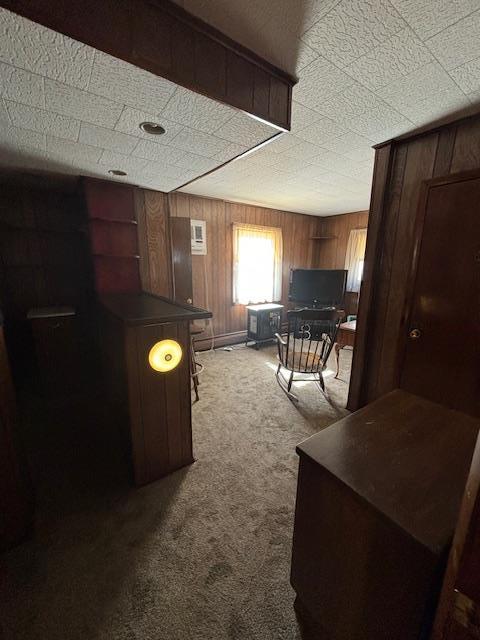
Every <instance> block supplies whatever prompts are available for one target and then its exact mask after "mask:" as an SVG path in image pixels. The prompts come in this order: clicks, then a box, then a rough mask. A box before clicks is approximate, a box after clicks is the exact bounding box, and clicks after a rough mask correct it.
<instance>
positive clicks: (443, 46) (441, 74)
mask: <svg viewBox="0 0 480 640" xmlns="http://www.w3.org/2000/svg"><path fill="white" fill-rule="evenodd" d="M178 4H180V5H181V6H183V7H184V8H185V9H186V10H187V11H190V12H191V13H193V14H195V15H197V16H198V17H200V18H202V19H204V20H205V21H206V22H209V23H210V24H212V25H213V26H215V27H217V28H218V29H220V30H221V31H222V32H224V33H225V34H226V35H228V36H230V37H232V38H233V39H235V40H237V41H238V42H240V43H241V44H243V45H245V46H247V47H249V48H250V49H252V50H254V51H256V52H257V53H258V54H259V55H261V56H262V57H264V58H265V59H267V60H269V61H270V62H272V63H273V64H276V65H277V66H279V67H281V68H282V69H284V70H285V71H288V72H290V73H293V74H295V75H296V76H297V77H298V78H299V82H298V84H297V85H296V86H295V87H294V91H293V100H294V101H293V109H292V131H291V133H287V134H284V135H282V136H280V137H278V136H277V137H274V138H273V139H272V140H271V141H270V142H269V143H268V144H266V145H264V146H263V147H262V148H260V149H259V150H257V151H254V152H253V153H251V154H250V155H248V156H246V157H244V158H241V159H238V160H235V161H233V162H230V163H229V164H226V165H224V166H221V165H222V164H223V163H224V162H226V161H228V160H231V159H232V158H234V157H235V156H237V155H239V154H241V153H242V152H244V151H246V150H247V149H250V148H252V147H254V146H256V145H258V144H259V143H261V142H262V141H265V140H268V139H270V138H272V137H273V136H274V134H276V133H277V132H276V130H275V129H274V128H273V127H269V126H268V125H266V124H264V123H261V122H258V121H256V120H254V119H253V118H251V117H250V116H248V115H246V114H245V113H242V112H240V111H236V110H235V109H232V108H231V107H228V106H225V105H222V104H220V103H218V102H215V101H213V100H210V99H208V98H205V97H203V96H200V95H198V94H195V93H193V92H191V91H188V90H186V89H183V88H182V87H178V86H176V85H175V84H173V83H171V82H169V81H167V80H165V79H162V78H158V77H156V76H154V75H152V74H150V73H148V72H146V71H143V70H141V69H138V68H136V67H133V66H132V65H130V64H128V63H126V62H123V61H120V60H117V59H115V58H112V57H111V56H108V55H106V54H104V53H102V52H100V51H96V50H95V49H93V48H91V47H89V46H86V45H83V44H81V43H79V42H76V41H74V40H72V39H70V38H67V37H65V36H63V35H61V34H58V33H56V32H54V31H51V30H49V29H47V28H45V27H42V26H40V25H37V24H35V23H32V22H30V21H28V20H26V19H24V18H21V17H19V16H16V15H14V14H12V13H10V12H8V11H6V10H3V9H0V96H1V100H0V127H1V129H0V164H4V165H9V166H16V167H19V168H21V169H47V170H51V171H56V172H60V173H71V174H74V175H78V174H82V175H91V176H97V177H102V178H109V177H110V178H111V176H109V174H108V171H109V170H110V169H120V170H123V171H126V172H127V174H128V175H127V176H126V177H125V178H117V179H118V180H120V181H124V182H128V183H131V184H138V185H140V186H144V187H148V188H152V189H159V190H162V191H172V190H174V189H177V188H179V187H181V185H184V184H185V183H187V182H189V181H191V180H193V182H190V183H189V184H188V185H187V186H185V187H183V188H182V189H181V190H182V191H186V192H189V193H196V194H199V195H205V196H211V197H220V198H226V199H230V200H239V201H243V202H248V203H252V204H260V205H263V206H268V207H275V208H279V209H285V210H291V211H299V212H304V213H308V214H313V215H332V214H335V213H344V212H347V211H355V210H361V209H366V208H368V204H369V194H370V187H371V177H372V170H373V151H372V149H371V147H372V145H373V144H375V143H379V142H383V141H384V140H387V139H389V138H391V137H394V136H397V135H400V134H403V133H406V132H408V131H411V130H414V129H416V128H418V127H419V126H421V125H424V124H427V123H429V122H432V121H433V120H436V119H438V118H441V117H444V116H447V115H449V114H452V113H458V112H462V111H463V110H467V109H469V108H470V109H472V108H473V107H474V105H476V104H477V103H479V102H480V0H297V1H293V0H276V2H275V3H274V5H273V6H274V8H275V9H274V11H273V10H272V2H271V0H242V2H237V1H236V0H181V1H178ZM151 120H153V121H155V122H159V123H160V124H162V126H163V127H164V128H165V130H166V133H165V134H164V135H163V136H160V137H158V138H157V137H153V136H151V135H148V134H145V133H143V132H142V131H141V130H140V129H139V124H140V123H141V122H143V121H151ZM218 167H220V168H218ZM213 169H215V170H214V171H213V172H211V173H208V175H205V176H204V177H199V176H203V175H204V174H205V173H207V172H210V171H212V170H213ZM197 178H198V179H197Z"/></svg>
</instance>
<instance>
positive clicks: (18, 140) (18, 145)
mask: <svg viewBox="0 0 480 640" xmlns="http://www.w3.org/2000/svg"><path fill="white" fill-rule="evenodd" d="M0 147H1V148H2V149H8V150H17V149H18V150H20V151H25V150H29V149H30V148H31V149H32V150H33V151H34V150H38V149H40V150H42V151H45V148H46V142H45V134H44V133H38V132H37V131H27V130H26V129H19V128H18V127H13V126H11V125H8V124H3V125H2V127H0Z"/></svg>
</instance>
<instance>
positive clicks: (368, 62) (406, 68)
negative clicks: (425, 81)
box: [345, 29, 434, 90]
mask: <svg viewBox="0 0 480 640" xmlns="http://www.w3.org/2000/svg"><path fill="white" fill-rule="evenodd" d="M433 59H434V58H433V56H432V54H431V53H430V51H429V50H428V49H427V47H426V46H425V45H424V44H423V43H422V42H421V40H419V39H418V38H417V36H416V35H415V34H414V33H413V31H412V30H411V29H403V31H400V32H399V33H397V34H395V35H393V36H392V37H391V38H389V39H388V40H386V41H385V42H384V43H382V44H381V45H379V46H378V47H375V48H373V49H371V51H369V52H368V53H367V54H366V55H364V56H362V57H361V58H359V59H358V60H355V62H353V63H352V64H351V65H349V66H348V67H346V68H345V72H346V73H348V74H349V75H351V76H352V78H355V80H357V82H359V83H360V84H363V85H365V86H366V87H368V88H370V89H373V90H375V89H378V88H379V87H383V86H385V85H387V84H389V83H390V82H393V81H394V80H396V79H397V78H399V77H401V76H405V75H407V74H408V73H411V72H412V71H415V70H416V69H419V68H420V67H423V66H424V65H426V64H427V63H429V62H432V61H433Z"/></svg>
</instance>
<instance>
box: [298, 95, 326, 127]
mask: <svg viewBox="0 0 480 640" xmlns="http://www.w3.org/2000/svg"><path fill="white" fill-rule="evenodd" d="M322 117H323V116H322V115H321V114H319V113H318V112H316V111H313V109H307V107H304V106H303V104H300V102H296V101H295V100H293V101H292V126H291V132H292V133H296V132H297V131H301V130H302V129H305V127H308V126H309V125H310V124H313V123H314V122H316V121H317V120H321V119H322Z"/></svg>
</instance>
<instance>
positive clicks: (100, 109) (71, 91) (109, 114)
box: [45, 80, 123, 128]
mask: <svg viewBox="0 0 480 640" xmlns="http://www.w3.org/2000/svg"><path fill="white" fill-rule="evenodd" d="M45 103H46V108H47V111H53V112H54V113H60V114H62V115H64V116H70V117H72V118H76V119H77V120H80V121H82V122H91V123H92V124H98V125H99V126H101V127H110V128H113V127H114V126H115V123H116V122H117V120H118V119H119V117H120V114H121V113H122V109H123V107H122V106H121V105H120V104H118V103H116V102H113V101H112V100H108V99H107V98H103V97H101V96H96V95H94V94H93V93H88V92H87V91H81V90H80V89H75V88H74V87H70V86H68V85H66V84H62V83H61V82H55V81H54V80H45Z"/></svg>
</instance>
